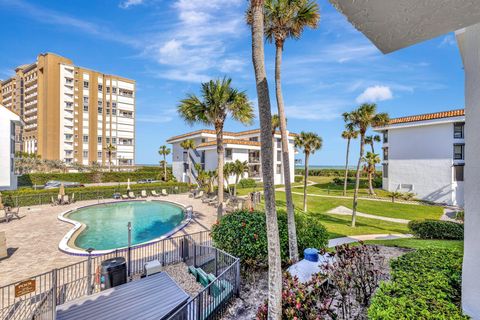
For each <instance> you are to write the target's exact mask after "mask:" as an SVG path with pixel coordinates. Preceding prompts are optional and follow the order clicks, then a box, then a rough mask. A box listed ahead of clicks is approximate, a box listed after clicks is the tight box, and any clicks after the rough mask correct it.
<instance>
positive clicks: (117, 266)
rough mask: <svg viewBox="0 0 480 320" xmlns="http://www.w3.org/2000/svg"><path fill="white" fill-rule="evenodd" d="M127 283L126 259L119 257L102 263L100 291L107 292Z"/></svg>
mask: <svg viewBox="0 0 480 320" xmlns="http://www.w3.org/2000/svg"><path fill="white" fill-rule="evenodd" d="M124 283H127V264H126V262H125V258H122V257H118V258H112V259H108V260H105V261H102V264H101V267H100V289H101V290H105V289H109V288H113V287H116V286H119V285H121V284H124Z"/></svg>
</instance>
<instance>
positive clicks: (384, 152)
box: [383, 148, 388, 160]
mask: <svg viewBox="0 0 480 320" xmlns="http://www.w3.org/2000/svg"><path fill="white" fill-rule="evenodd" d="M383 160H388V148H383Z"/></svg>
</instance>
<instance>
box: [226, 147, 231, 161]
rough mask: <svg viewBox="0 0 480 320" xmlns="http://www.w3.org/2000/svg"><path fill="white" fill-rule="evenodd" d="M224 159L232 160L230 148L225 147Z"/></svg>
mask: <svg viewBox="0 0 480 320" xmlns="http://www.w3.org/2000/svg"><path fill="white" fill-rule="evenodd" d="M225 159H227V160H232V149H225Z"/></svg>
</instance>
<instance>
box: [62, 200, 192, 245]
mask: <svg viewBox="0 0 480 320" xmlns="http://www.w3.org/2000/svg"><path fill="white" fill-rule="evenodd" d="M68 218H69V219H72V220H76V221H78V222H81V223H83V224H85V225H86V228H85V229H84V230H83V231H82V232H81V233H80V234H79V235H78V237H77V238H76V239H75V242H74V243H75V246H77V247H79V248H83V249H88V248H93V249H95V250H109V249H115V248H122V247H126V246H128V228H127V224H128V222H131V223H132V245H135V244H140V243H143V242H147V241H150V240H153V239H156V238H159V237H161V236H162V235H165V234H166V233H168V232H170V231H172V230H173V229H175V228H176V227H177V226H179V225H180V223H181V222H182V221H183V219H184V212H183V209H182V208H181V207H180V206H177V205H175V204H172V203H168V202H160V201H132V202H117V203H110V204H103V205H95V206H92V207H87V208H82V209H78V210H76V211H74V212H72V213H70V214H69V215H68Z"/></svg>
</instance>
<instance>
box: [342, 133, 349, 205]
mask: <svg viewBox="0 0 480 320" xmlns="http://www.w3.org/2000/svg"><path fill="white" fill-rule="evenodd" d="M349 153H350V138H348V139H347V156H346V157H345V179H344V181H343V196H344V197H345V196H346V195H347V180H348V156H349Z"/></svg>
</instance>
